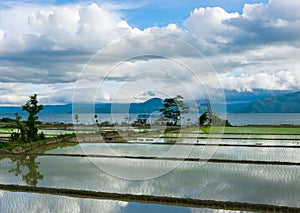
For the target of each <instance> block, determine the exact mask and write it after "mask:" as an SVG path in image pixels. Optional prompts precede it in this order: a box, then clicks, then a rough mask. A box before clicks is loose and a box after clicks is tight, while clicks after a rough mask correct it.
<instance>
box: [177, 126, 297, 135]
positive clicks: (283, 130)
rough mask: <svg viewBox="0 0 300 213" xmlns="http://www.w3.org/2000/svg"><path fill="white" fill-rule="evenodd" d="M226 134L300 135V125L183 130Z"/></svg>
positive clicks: (186, 131) (185, 131) (184, 131)
mask: <svg viewBox="0 0 300 213" xmlns="http://www.w3.org/2000/svg"><path fill="white" fill-rule="evenodd" d="M223 130H224V133H225V134H273V135H300V128H299V127H282V126H242V127H225V128H224V127H202V128H200V129H199V128H190V129H184V130H182V133H197V132H198V131H199V133H222V132H223Z"/></svg>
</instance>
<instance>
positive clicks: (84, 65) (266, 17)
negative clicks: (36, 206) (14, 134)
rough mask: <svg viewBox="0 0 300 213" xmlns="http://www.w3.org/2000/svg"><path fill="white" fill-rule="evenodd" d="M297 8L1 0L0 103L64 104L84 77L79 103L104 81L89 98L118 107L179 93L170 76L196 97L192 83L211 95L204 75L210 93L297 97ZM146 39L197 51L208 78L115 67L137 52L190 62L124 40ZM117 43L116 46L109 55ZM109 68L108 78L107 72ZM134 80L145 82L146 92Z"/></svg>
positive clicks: (249, 2) (274, 2) (142, 62)
mask: <svg viewBox="0 0 300 213" xmlns="http://www.w3.org/2000/svg"><path fill="white" fill-rule="evenodd" d="M299 10H300V1H295V0H286V1H280V0H260V1H259V0H245V1H241V0H201V1H196V0H194V1H193V0H187V1H171V0H165V1H162V0H161V1H160V0H152V1H150V0H144V1H137V0H127V1H119V0H94V1H93V0H91V1H77V0H69V1H68V0H56V1H55V0H52V1H51V0H50V1H46V0H39V1H35V0H24V1H15V0H4V1H1V3H0V104H2V105H3V104H5V105H18V104H22V103H24V101H25V100H26V99H27V97H28V96H29V95H31V94H32V93H38V94H39V96H40V98H41V101H42V102H43V103H44V104H57V103H58V104H63V103H70V102H72V101H73V94H74V90H76V85H78V84H77V83H78V79H80V77H82V76H85V75H83V74H82V73H84V72H86V70H88V72H89V73H88V74H87V75H86V79H84V81H83V82H85V83H84V85H81V86H82V87H84V88H85V89H86V90H84V91H82V98H83V99H82V102H91V101H95V100H91V97H90V98H88V97H87V96H86V95H84V94H85V93H87V91H93V90H95V87H99V82H101V81H102V80H103V79H109V80H108V81H106V82H105V83H104V85H106V88H105V89H104V90H106V91H105V92H102V93H103V94H102V93H101V94H102V96H101V95H99V94H100V93H99V94H95V95H94V99H95V97H96V96H97V98H98V99H97V101H99V102H101V101H112V97H114V101H120V102H128V101H132V100H136V101H144V100H147V99H149V98H150V97H149V96H147V94H154V92H153V91H154V90H156V91H157V94H166V95H169V96H172V95H177V94H179V93H180V91H181V90H182V88H180V86H178V87H176V84H175V83H174V82H171V81H170V79H173V80H174V81H175V80H176V79H177V80H176V81H178V79H179V80H180V83H181V84H182V85H185V86H186V88H188V91H189V93H191V94H193V95H194V96H195V97H196V98H198V97H197V95H198V94H197V91H199V88H198V86H199V84H197V83H196V82H195V79H196V78H198V77H199V78H201V80H202V82H204V83H203V84H204V85H202V86H204V87H205V88H207V90H209V91H214V89H216V87H217V86H216V85H213V83H212V82H215V81H213V80H212V79H210V78H211V76H214V78H217V79H218V81H219V82H220V84H219V86H218V87H220V85H221V87H222V89H223V90H229V91H232V92H236V93H241V94H242V92H248V93H249V92H252V91H254V90H260V91H267V90H270V91H275V90H281V91H287V92H289V91H295V90H300V74H299V73H300V72H299V70H298V69H299V67H300V60H299V59H300V37H299V34H300V24H299V23H300V15H299ZM147 35H161V36H170V37H171V38H173V39H175V40H176V39H177V40H180V41H183V42H186V43H187V44H189V45H190V46H191V47H193V48H196V49H197V50H198V51H199V52H201V54H202V55H203V57H205V60H206V61H207V62H209V64H210V65H211V67H212V69H213V71H214V72H213V73H212V75H203V73H202V71H201V69H200V68H199V69H198V70H194V73H195V76H189V77H190V78H187V76H186V75H185V73H184V71H183V69H182V67H181V66H178V67H177V68H176V67H175V65H174V64H173V63H171V62H170V61H167V60H166V59H162V58H161V57H156V56H153V57H152V58H151V57H138V58H137V59H134V60H129V61H117V60H118V59H120V60H121V59H124V58H126V56H129V55H132V54H137V56H139V55H141V54H142V53H143V51H148V52H149V51H150V52H151V51H152V52H155V53H159V54H161V55H168V57H170V58H169V60H174V61H185V62H187V63H190V64H192V60H199V58H198V59H197V57H195V55H191V54H190V50H188V49H186V48H182V49H179V48H178V47H177V48H176V47H174V48H173V47H172V45H174V43H173V44H172V42H170V43H161V42H159V41H158V40H151V39H148V40H147V39H146V40H144V41H143V42H142V41H131V43H128V42H126V39H128V38H132V37H136V36H147ZM147 38H149V37H147ZM124 39H125V41H124V42H123V43H122V42H121V43H118V45H120V46H119V48H115V49H110V45H111V44H114V43H115V42H118V41H123V40H124ZM175 43H176V42H175ZM103 48H104V52H102V53H103V54H104V53H105V54H107V55H105V54H104V55H103V57H102V58H101V57H100V58H101V60H102V61H101V62H100V61H91V59H95V58H96V57H95V55H96V54H97V53H98V52H99V51H101V50H103ZM175 50H176V51H177V52H175ZM105 51H108V52H105ZM109 51H110V52H109ZM168 51H169V52H168ZM170 51H171V52H170ZM172 51H174V52H172ZM104 56H105V57H104ZM91 62H93V63H91ZM150 64H151V66H153V67H155V68H156V70H155V71H157V70H159V69H161V70H160V71H161V72H162V73H164V74H163V75H162V76H161V78H160V79H159V80H158V78H157V76H155V75H152V76H151V74H149V73H155V71H153V70H152V71H151V72H150V71H149V70H151V69H150V66H149V65H150ZM166 64H168V66H166ZM173 65H174V66H173ZM112 67H115V68H114V69H115V70H118V72H116V71H115V70H113V71H115V72H113V71H111V72H110V73H109V70H111V69H112ZM170 67H172V69H170ZM202 70H203V69H202ZM185 72H186V71H185ZM143 73H147V75H148V76H144V75H143ZM156 73H157V72H156ZM135 75H136V76H139V75H141V76H142V77H144V78H145V79H149V81H148V84H149V82H151V83H152V84H153V91H150V89H149V88H148V87H147V88H146V87H145V85H146V84H147V82H145V80H144V79H142V78H141V79H139V78H138V77H136V76H135ZM134 76H135V77H134ZM167 76H168V77H167ZM170 76H171V77H172V78H170ZM91 79H95V81H94V82H91ZM129 82H130V83H129ZM132 82H134V83H132ZM120 85H127V86H128V87H126V88H125V89H124V88H122V89H123V90H125V91H126V92H123V93H120V96H118V97H117V96H114V94H117V90H118V87H120ZM133 85H134V86H133ZM166 88H167V89H166ZM219 89H220V88H219ZM78 90H80V89H78V88H77V91H78ZM97 90H99V88H98V89H97ZM119 90H120V88H119ZM146 90H147V91H146ZM158 90H160V91H158ZM164 90H166V91H164ZM98 96H99V97H98ZM100 96H101V97H100ZM137 97H138V98H137Z"/></svg>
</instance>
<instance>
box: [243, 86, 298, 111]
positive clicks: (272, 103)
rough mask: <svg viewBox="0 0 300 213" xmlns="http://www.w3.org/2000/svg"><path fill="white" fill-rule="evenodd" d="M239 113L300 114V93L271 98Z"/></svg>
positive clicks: (264, 99) (244, 108) (251, 105)
mask: <svg viewBox="0 0 300 213" xmlns="http://www.w3.org/2000/svg"><path fill="white" fill-rule="evenodd" d="M237 112H239V113H300V91H299V92H295V93H289V94H285V95H278V96H270V97H267V98H263V99H260V100H258V101H255V102H252V103H250V104H247V105H246V106H244V107H242V108H241V109H239V110H237Z"/></svg>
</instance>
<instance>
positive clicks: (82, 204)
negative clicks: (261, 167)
mask: <svg viewBox="0 0 300 213" xmlns="http://www.w3.org/2000/svg"><path fill="white" fill-rule="evenodd" d="M0 212H1V213H9V212H18V213H23V212H24V213H25V212H26V213H27V212H39V213H48V212H49V213H50V212H64V213H79V212H84V213H88V212H93V213H94V212H101V213H132V212H143V213H147V212H149V213H150V212H151V213H152V212H156V213H158V212H172V213H190V212H191V213H196V212H199V213H200V212H206V213H214V212H216V213H218V212H222V213H224V212H227V211H224V210H215V209H198V208H187V207H180V206H168V205H158V204H143V203H136V202H129V203H128V202H122V201H112V200H96V199H82V198H71V197H66V196H57V195H47V194H35V193H23V192H14V193H13V192H8V191H0ZM228 212H229V211H228ZM230 212H231V213H234V212H239V211H230ZM243 212H245V211H243Z"/></svg>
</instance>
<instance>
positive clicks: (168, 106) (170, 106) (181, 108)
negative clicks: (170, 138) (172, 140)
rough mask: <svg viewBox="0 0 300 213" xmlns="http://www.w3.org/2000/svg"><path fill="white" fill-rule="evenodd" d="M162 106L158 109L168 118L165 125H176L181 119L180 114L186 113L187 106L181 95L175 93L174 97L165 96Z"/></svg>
mask: <svg viewBox="0 0 300 213" xmlns="http://www.w3.org/2000/svg"><path fill="white" fill-rule="evenodd" d="M163 104H164V108H163V109H161V110H160V111H161V112H162V114H163V115H164V116H165V118H167V119H168V121H167V125H169V126H177V125H178V121H179V120H180V119H181V114H183V113H186V111H187V110H188V107H187V106H185V105H184V103H183V97H182V96H180V95H177V96H176V97H174V98H166V99H165V100H164V101H163Z"/></svg>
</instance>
